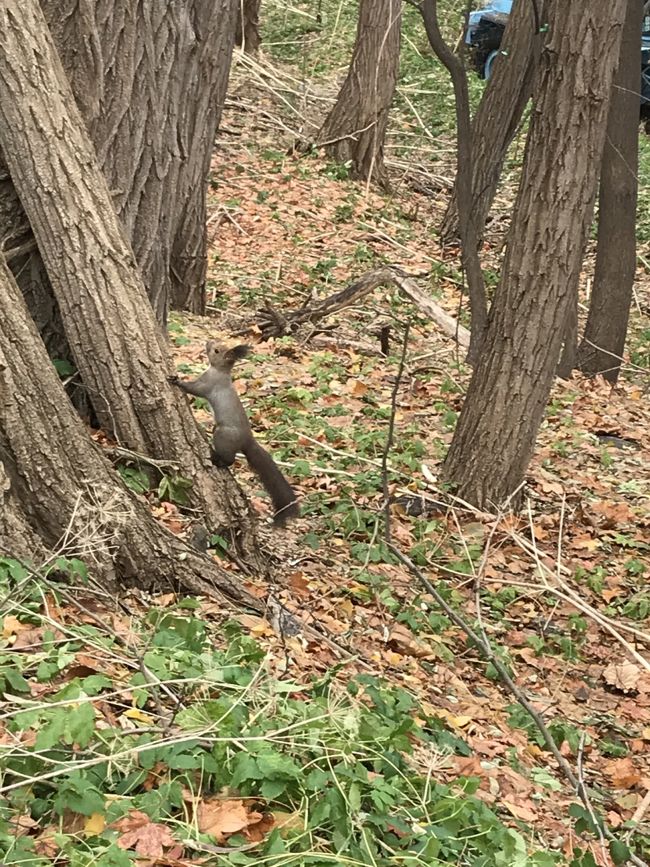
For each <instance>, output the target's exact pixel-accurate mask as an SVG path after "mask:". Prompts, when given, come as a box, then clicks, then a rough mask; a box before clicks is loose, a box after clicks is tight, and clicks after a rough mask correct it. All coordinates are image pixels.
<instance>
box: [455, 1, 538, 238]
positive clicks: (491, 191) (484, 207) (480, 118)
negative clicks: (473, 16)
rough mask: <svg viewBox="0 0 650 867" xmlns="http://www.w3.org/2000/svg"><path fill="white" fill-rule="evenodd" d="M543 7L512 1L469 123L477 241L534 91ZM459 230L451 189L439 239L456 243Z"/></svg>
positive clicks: (474, 220) (456, 209)
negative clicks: (470, 128)
mask: <svg viewBox="0 0 650 867" xmlns="http://www.w3.org/2000/svg"><path fill="white" fill-rule="evenodd" d="M546 6H547V4H546V2H545V0H537V6H535V4H534V3H531V2H530V0H515V4H514V8H513V10H512V14H511V16H510V19H509V21H508V24H507V26H506V31H505V34H504V37H503V42H502V44H501V48H502V54H501V55H500V56H499V57H498V58H497V59H496V60H495V62H494V65H493V67H492V75H491V76H490V80H489V81H488V83H487V85H486V87H485V91H484V93H483V98H482V99H481V102H480V103H479V107H478V109H477V111H476V114H475V116H474V120H473V122H472V221H473V223H474V231H475V234H476V237H477V239H478V240H479V241H480V240H481V239H482V238H483V233H484V231H485V223H486V221H487V218H488V214H489V213H490V208H491V207H492V202H493V201H494V196H495V194H496V191H497V185H498V183H499V178H500V177H501V171H502V168H503V163H504V160H505V158H506V154H507V152H508V148H509V147H510V144H511V142H512V140H513V138H514V137H515V134H516V132H517V129H518V128H519V124H520V122H521V118H522V115H523V113H524V109H525V107H526V104H527V102H528V100H529V99H530V96H531V94H532V92H533V80H534V78H535V73H536V71H537V66H538V61H539V56H540V54H541V50H542V42H543V38H544V37H543V34H542V33H539V32H538V31H537V27H538V26H541V25H542V24H544V23H545V21H546ZM536 10H537V13H538V15H536ZM538 16H539V24H538V22H537V20H536V19H537V17H538ZM459 231H460V227H459V223H458V203H457V191H456V187H454V191H453V193H452V197H451V200H450V202H449V205H448V206H447V210H446V212H445V216H444V218H443V220H442V224H441V226H440V238H441V240H442V241H443V242H445V243H451V242H454V241H455V240H456V239H457V238H458V235H459Z"/></svg>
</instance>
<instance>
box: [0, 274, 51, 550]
mask: <svg viewBox="0 0 650 867" xmlns="http://www.w3.org/2000/svg"><path fill="white" fill-rule="evenodd" d="M0 267H1V266H0ZM0 382H2V370H0ZM0 557H13V558H18V559H20V560H23V561H30V562H31V561H37V562H38V561H40V562H43V561H44V560H45V558H46V550H45V548H44V547H43V543H42V542H41V540H40V538H39V537H38V535H37V534H36V533H35V532H34V530H33V529H32V528H31V526H30V525H29V521H28V520H27V518H26V516H25V513H24V512H23V510H22V508H21V506H20V503H18V502H17V500H16V498H15V496H14V495H13V493H12V490H11V482H10V480H9V476H8V475H7V469H6V467H5V465H4V463H3V462H2V453H1V452H0Z"/></svg>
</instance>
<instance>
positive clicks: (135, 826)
mask: <svg viewBox="0 0 650 867" xmlns="http://www.w3.org/2000/svg"><path fill="white" fill-rule="evenodd" d="M111 827H112V828H115V829H116V830H117V831H120V832H121V834H120V836H119V837H118V838H117V845H118V846H119V847H120V849H134V850H135V851H136V852H137V853H138V855H144V856H147V857H149V858H162V856H163V854H164V847H165V846H167V847H171V846H175V845H176V841H175V840H174V838H173V836H172V833H171V831H170V830H169V828H168V827H167V826H166V825H161V824H159V823H157V822H152V821H151V819H150V818H149V816H147V814H146V813H142V812H141V811H140V810H134V811H133V812H132V813H129V814H128V815H127V816H124V818H122V819H119V820H118V821H117V822H114V823H113V824H112V825H111Z"/></svg>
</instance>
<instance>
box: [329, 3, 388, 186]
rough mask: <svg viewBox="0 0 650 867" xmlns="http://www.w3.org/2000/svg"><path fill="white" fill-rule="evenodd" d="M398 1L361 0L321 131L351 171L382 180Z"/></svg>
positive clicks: (384, 176) (332, 153)
mask: <svg viewBox="0 0 650 867" xmlns="http://www.w3.org/2000/svg"><path fill="white" fill-rule="evenodd" d="M401 17H402V3H401V0H360V4H359V21H358V25H357V37H356V42H355V44H354V50H353V53H352V60H351V62H350V68H349V70H348V75H347V78H346V79H345V82H344V83H343V87H342V88H341V90H340V91H339V95H338V97H337V100H336V105H335V106H334V108H333V109H332V111H331V112H330V113H329V115H328V116H327V118H326V120H325V123H324V124H323V126H322V128H321V130H320V132H319V134H318V140H319V142H322V144H323V145H324V147H325V150H326V151H327V153H328V154H329V155H330V156H331V157H333V158H334V159H336V160H338V161H339V162H342V163H347V162H349V163H350V164H351V168H352V174H353V175H354V176H355V177H358V178H366V179H372V180H373V181H375V182H376V183H378V184H384V185H385V184H386V183H387V182H388V176H387V173H386V167H385V166H384V139H385V137H386V127H387V126H388V112H389V109H390V105H391V103H392V101H393V95H394V93H395V86H396V84H397V74H398V71H399V49H400V39H401Z"/></svg>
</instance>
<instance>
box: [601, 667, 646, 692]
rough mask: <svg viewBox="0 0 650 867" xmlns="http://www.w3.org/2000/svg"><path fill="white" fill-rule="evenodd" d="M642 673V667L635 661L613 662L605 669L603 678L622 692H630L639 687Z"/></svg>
mask: <svg viewBox="0 0 650 867" xmlns="http://www.w3.org/2000/svg"><path fill="white" fill-rule="evenodd" d="M641 674H642V669H641V667H640V666H639V665H636V664H635V663H634V662H612V663H610V664H609V665H608V666H607V668H606V669H605V670H604V671H603V680H604V681H605V683H607V684H609V685H610V686H613V687H614V688H615V689H620V690H621V692H630V691H631V690H633V689H636V688H637V683H638V681H639V678H640V676H641Z"/></svg>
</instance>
